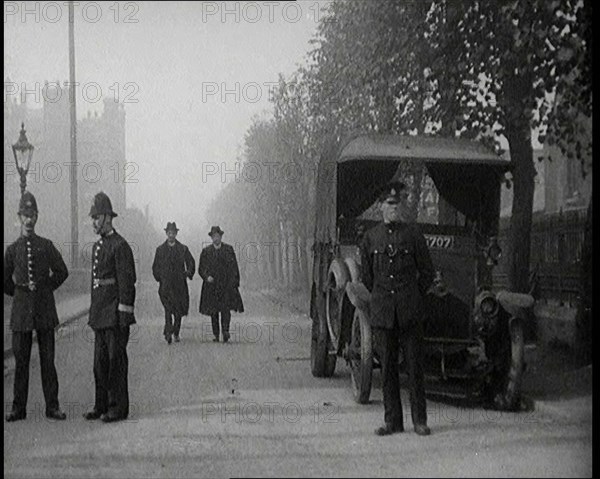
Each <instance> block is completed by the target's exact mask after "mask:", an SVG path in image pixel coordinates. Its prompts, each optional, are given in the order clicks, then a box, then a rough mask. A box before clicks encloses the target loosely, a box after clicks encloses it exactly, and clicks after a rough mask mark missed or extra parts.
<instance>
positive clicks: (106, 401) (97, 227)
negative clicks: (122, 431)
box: [84, 192, 136, 422]
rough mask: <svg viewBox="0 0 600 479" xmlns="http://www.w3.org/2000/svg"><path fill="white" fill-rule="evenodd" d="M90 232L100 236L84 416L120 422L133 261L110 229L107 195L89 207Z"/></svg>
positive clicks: (125, 409)
mask: <svg viewBox="0 0 600 479" xmlns="http://www.w3.org/2000/svg"><path fill="white" fill-rule="evenodd" d="M90 216H91V217H92V220H93V228H94V232H95V233H96V234H98V235H100V239H99V240H98V241H96V243H94V247H93V249H92V258H93V266H92V301H91V305H90V319H89V322H88V324H89V325H90V327H91V328H92V329H93V330H94V382H95V385H96V399H95V404H94V408H93V409H92V410H91V411H88V412H86V413H85V414H84V418H85V419H88V420H93V419H101V420H102V421H103V422H113V421H121V420H123V419H126V418H127V416H128V414H129V392H128V386H127V373H128V359H127V343H128V341H129V328H130V326H131V325H132V324H134V323H135V317H134V314H133V306H134V302H135V282H136V275H135V263H134V259H133V252H132V251H131V247H130V246H129V244H128V243H127V241H126V240H125V238H123V237H122V236H121V235H120V234H119V233H117V232H116V231H115V229H114V228H113V225H112V220H113V218H114V217H115V216H117V213H115V212H114V211H113V209H112V204H111V202H110V198H109V197H108V196H107V195H106V194H105V193H103V192H100V193H98V194H96V196H95V197H94V202H93V204H92V207H91V209H90Z"/></svg>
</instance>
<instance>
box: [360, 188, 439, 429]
mask: <svg viewBox="0 0 600 479" xmlns="http://www.w3.org/2000/svg"><path fill="white" fill-rule="evenodd" d="M407 199H408V191H407V188H406V185H405V184H404V183H402V182H399V181H394V182H391V183H389V184H388V185H387V186H386V188H385V189H384V191H383V192H382V193H381V195H380V197H379V201H380V202H381V203H380V209H381V212H382V214H383V222H382V223H380V224H378V225H377V226H375V227H374V228H372V229H370V230H369V231H367V232H366V233H365V235H364V237H363V241H362V245H361V268H362V278H363V282H364V284H365V286H366V287H367V289H368V290H369V291H371V304H370V319H369V320H370V323H371V326H372V328H373V338H374V347H375V351H376V352H377V354H378V357H379V360H380V362H381V368H382V383H383V384H382V388H383V403H384V410H385V415H384V420H385V424H384V425H383V426H382V427H379V428H378V429H377V430H376V431H375V433H376V434H377V435H379V436H385V435H388V434H393V433H396V432H403V431H404V422H403V415H402V403H401V400H400V380H399V377H398V354H399V347H400V346H402V350H403V352H404V358H405V361H406V362H407V370H408V375H409V386H410V404H411V414H412V422H413V426H414V429H415V432H416V433H417V434H419V435H422V436H426V435H428V434H430V430H429V428H428V427H427V409H426V402H425V389H424V374H423V364H422V361H423V360H422V342H423V324H422V322H423V319H422V309H423V308H422V301H423V298H424V297H425V294H426V293H427V291H428V289H429V288H430V286H431V283H432V281H433V277H434V269H433V265H432V262H431V257H430V255H429V250H428V249H427V244H426V242H425V238H424V237H423V234H422V233H421V232H420V230H419V229H418V228H417V226H416V225H414V224H409V223H405V222H404V221H402V212H403V209H404V208H406V202H407Z"/></svg>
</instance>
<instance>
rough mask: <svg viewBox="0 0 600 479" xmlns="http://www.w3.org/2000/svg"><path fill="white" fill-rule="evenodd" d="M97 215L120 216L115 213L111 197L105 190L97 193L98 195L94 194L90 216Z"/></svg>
mask: <svg viewBox="0 0 600 479" xmlns="http://www.w3.org/2000/svg"><path fill="white" fill-rule="evenodd" d="M97 215H110V216H113V217H115V216H118V215H117V213H115V212H114V211H113V209H112V204H111V202H110V198H109V197H108V195H107V194H106V193H104V192H103V191H101V192H99V193H96V196H94V202H93V203H92V207H91V208H90V216H97Z"/></svg>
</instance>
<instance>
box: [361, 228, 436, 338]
mask: <svg viewBox="0 0 600 479" xmlns="http://www.w3.org/2000/svg"><path fill="white" fill-rule="evenodd" d="M361 271H362V281H363V283H364V284H365V286H366V287H367V289H368V290H369V291H371V304H370V319H369V321H370V324H371V326H372V327H374V328H383V329H392V328H393V327H394V323H395V320H396V316H397V315H396V313H397V312H398V313H399V314H398V316H399V324H398V326H399V327H400V329H407V328H410V327H412V326H414V325H415V321H417V320H420V319H421V315H422V312H423V298H424V297H425V294H426V293H427V290H428V289H429V287H430V286H431V284H432V282H433V278H434V276H435V271H434V269H433V264H432V262H431V256H430V255H429V249H428V248H427V243H426V242H425V238H424V236H423V234H422V233H421V231H420V230H419V228H418V227H417V226H416V225H414V224H409V223H389V224H385V223H383V222H382V223H380V224H379V225H377V226H375V227H374V228H372V229H370V230H369V231H367V232H366V233H365V235H364V237H363V241H362V244H361Z"/></svg>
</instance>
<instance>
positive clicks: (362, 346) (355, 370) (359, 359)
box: [349, 308, 373, 404]
mask: <svg viewBox="0 0 600 479" xmlns="http://www.w3.org/2000/svg"><path fill="white" fill-rule="evenodd" d="M349 359H350V368H351V378H352V391H353V394H354V400H355V401H356V402H357V403H359V404H366V403H368V402H369V396H370V395H371V379H372V377H373V341H372V335H371V326H370V325H369V323H368V322H367V318H366V316H365V313H364V312H363V311H362V310H360V309H358V308H356V309H355V310H354V317H353V319H352V336H351V340H350V354H349Z"/></svg>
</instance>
